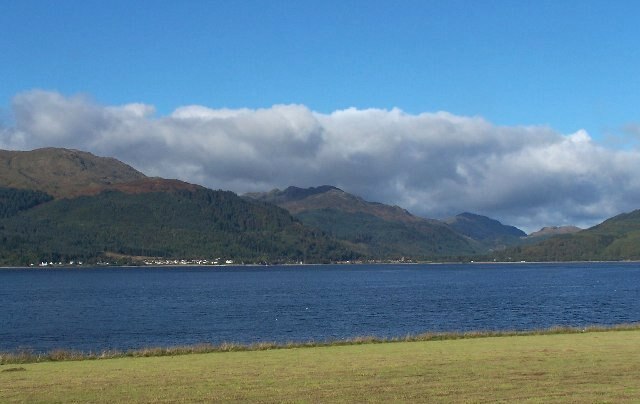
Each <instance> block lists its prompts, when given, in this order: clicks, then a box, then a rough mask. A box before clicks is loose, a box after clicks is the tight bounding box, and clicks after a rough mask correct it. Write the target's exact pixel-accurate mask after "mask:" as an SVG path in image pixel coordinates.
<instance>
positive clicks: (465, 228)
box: [444, 212, 527, 245]
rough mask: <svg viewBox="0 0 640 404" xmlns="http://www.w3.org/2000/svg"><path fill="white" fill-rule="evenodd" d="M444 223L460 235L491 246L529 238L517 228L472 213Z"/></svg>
mask: <svg viewBox="0 0 640 404" xmlns="http://www.w3.org/2000/svg"><path fill="white" fill-rule="evenodd" d="M444 222H445V223H447V224H448V225H449V226H450V227H451V228H453V229H454V230H455V231H457V232H458V233H460V234H464V235H465V236H467V237H470V238H472V239H474V240H478V241H481V242H483V243H487V244H489V245H491V244H495V245H502V244H504V243H505V242H507V243H512V242H514V241H516V240H518V239H520V238H522V237H526V236H527V234H526V233H525V232H523V231H522V230H520V229H518V228H517V227H514V226H509V225H504V224H502V223H500V222H499V221H498V220H495V219H491V218H489V217H487V216H482V215H478V214H475V213H470V212H463V213H460V214H458V215H456V216H454V217H452V218H449V219H445V220H444Z"/></svg>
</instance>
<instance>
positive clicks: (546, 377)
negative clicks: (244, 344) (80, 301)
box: [0, 330, 640, 402]
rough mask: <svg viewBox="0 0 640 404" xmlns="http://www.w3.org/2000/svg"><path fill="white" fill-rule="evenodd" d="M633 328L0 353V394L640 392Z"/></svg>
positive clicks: (597, 396) (116, 398)
mask: <svg viewBox="0 0 640 404" xmlns="http://www.w3.org/2000/svg"><path fill="white" fill-rule="evenodd" d="M638 346H640V330H627V331H620V330H619V331H615V332H584V333H582V332H579V333H554V334H545V335H523V336H517V337H510V336H496V337H487V338H464V339H440V340H431V341H415V342H398V343H380V344H373V343H369V344H355V345H342V346H340V345H333V346H317V347H305V348H291V349H268V350H259V351H237V352H217V353H205V354H192V355H173V356H153V357H119V358H113V359H105V360H83V361H63V362H52V361H49V362H41V363H25V364H4V365H0V401H2V402H158V401H166V402H208V401H258V402H281V401H290V402H319V401H320V402H323V401H324V402H327V401H331V402H334V401H342V402H353V401H358V402H362V401H376V402H381V401H407V402H409V401H434V402H438V401H439V402H451V401H458V402H459V401H471V402H474V401H485V400H491V401H527V400H530V401H534V402H554V401H555V402H560V401H562V402H567V401H574V402H594V401H597V402H621V401H636V402H637V401H639V400H640V353H639V352H638Z"/></svg>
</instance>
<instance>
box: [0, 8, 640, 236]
mask: <svg viewBox="0 0 640 404" xmlns="http://www.w3.org/2000/svg"><path fill="white" fill-rule="evenodd" d="M639 15H640V1H615V2H611V1H588V0H584V1H573V0H555V1H518V0H509V1H507V0H496V1H492V0H482V1H458V0H448V1H426V0H424V1H395V2H389V1H385V2H383V1H373V0H369V1H322V2H321V1H295V2H292V1H275V0H274V1H218V2H216V1H179V2H168V1H166V2H165V1H135V2H131V1H118V0H114V1H95V0H89V1H71V0H66V1H55V2H54V1H33V0H21V1H5V2H2V5H0V77H2V85H0V148H4V149H15V150H25V149H32V148H36V147H46V146H58V147H71V148H78V149H83V150H87V151H90V152H93V153H95V154H98V155H104V156H112V157H116V158H119V159H121V160H123V161H125V162H127V163H128V164H131V165H132V166H134V167H135V168H137V169H140V170H142V171H143V172H145V173H146V174H148V175H159V176H164V177H170V178H179V179H182V180H186V181H190V182H195V183H199V184H203V185H206V186H209V187H211V188H221V189H229V190H232V191H235V192H238V193H243V192H249V191H264V190H269V189H272V188H275V187H278V188H283V187H286V186H289V185H297V186H318V185H323V184H330V185H335V186H339V187H341V188H343V189H344V190H346V191H348V192H352V193H355V194H357V195H359V196H362V197H364V198H365V199H368V200H373V201H379V202H385V203H390V204H397V205H399V206H402V207H404V208H407V209H409V210H410V211H411V212H413V213H416V214H419V215H422V216H427V217H435V218H442V217H447V216H450V215H453V214H457V213H460V212H462V211H471V212H474V213H479V214H485V215H488V216H491V217H494V218H497V219H499V220H501V221H503V222H505V223H509V224H513V225H516V226H519V227H521V228H523V229H525V230H527V231H533V230H537V229H538V228H540V227H541V226H546V225H563V224H575V225H579V226H583V227H586V226H591V225H593V224H596V223H598V222H599V221H601V220H603V219H605V218H607V217H610V216H613V215H615V214H618V213H621V212H625V211H630V210H633V209H638V208H640V148H639V147H638V145H639V143H638V139H640V107H639V106H640V79H639V78H638V72H640V46H639V45H638V41H639V40H640V24H638V22H637V19H638V16H639Z"/></svg>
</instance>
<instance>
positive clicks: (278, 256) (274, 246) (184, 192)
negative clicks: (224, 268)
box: [0, 148, 359, 265]
mask: <svg viewBox="0 0 640 404" xmlns="http://www.w3.org/2000/svg"><path fill="white" fill-rule="evenodd" d="M0 241H1V244H0V264H3V265H16V264H32V263H35V262H41V261H47V262H68V261H71V260H76V261H77V260H82V261H89V262H93V261H99V260H102V259H105V257H119V258H120V259H121V260H123V261H124V262H130V261H135V260H139V259H141V258H143V257H163V258H173V259H196V258H218V257H220V258H222V257H224V258H226V259H230V260H233V261H244V262H299V261H305V262H329V261H335V260H345V259H346V260H348V259H353V258H357V257H358V256H359V255H358V254H357V253H355V252H353V251H352V250H350V249H349V248H348V247H346V246H345V245H344V244H343V243H340V242H338V241H336V240H334V239H331V238H330V237H328V236H327V235H325V234H323V233H322V232H321V231H318V230H313V229H309V228H307V227H305V226H304V225H303V224H302V223H300V222H299V221H298V220H296V219H294V218H293V217H292V216H291V215H290V214H289V213H288V212H287V211H286V210H284V209H281V208H278V207H276V206H275V205H270V204H266V203H263V202H258V201H248V200H245V199H243V198H240V197H238V196H237V195H236V194H234V193H232V192H224V191H213V190H209V189H206V188H204V187H201V186H198V185H194V184H189V183H186V182H182V181H178V180H168V179H163V178H149V177H146V176H145V175H144V174H142V173H140V172H138V171H136V170H134V169H133V168H131V167H129V166H127V165H126V164H123V163H122V162H120V161H118V160H115V159H111V158H104V157H97V156H94V155H92V154H90V153H86V152H81V151H77V150H66V149H53V148H49V149H39V150H34V151H31V152H13V151H0Z"/></svg>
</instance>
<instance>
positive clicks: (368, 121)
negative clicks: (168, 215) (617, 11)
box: [0, 91, 640, 230]
mask: <svg viewBox="0 0 640 404" xmlns="http://www.w3.org/2000/svg"><path fill="white" fill-rule="evenodd" d="M12 111H13V115H14V121H15V124H14V125H13V126H12V127H9V128H4V129H0V147H2V148H9V149H32V148H37V147H44V146H59V147H70V148H78V149H83V150H87V151H90V152H93V153H95V154H98V155H105V156H113V157H116V158H119V159H121V160H123V161H125V162H127V163H129V164H131V165H133V166H134V167H136V168H138V169H140V170H142V171H143V172H145V173H146V174H148V175H158V176H163V177H171V178H180V179H183V180H187V181H191V182H195V183H199V184H203V185H206V186H209V187H212V188H221V189H230V190H233V191H236V192H239V193H243V192H248V191H259V190H269V189H271V188H275V187H279V188H283V187H286V186H288V185H298V186H305V187H306V186H317V185H322V184H331V185H336V186H339V187H341V188H343V189H345V190H346V191H348V192H351V193H354V194H357V195H360V196H362V197H364V198H365V199H368V200H374V201H380V202H385V203H391V204H397V205H400V206H403V207H405V208H407V209H409V210H410V211H412V212H413V213H415V214H419V215H423V216H427V217H444V216H448V215H453V214H456V213H460V212H462V211H471V212H476V213H480V214H485V215H489V216H492V217H495V218H497V219H499V220H501V221H503V222H505V223H509V224H513V225H516V226H519V227H521V228H523V229H525V230H537V228H539V227H541V226H543V225H558V224H570V223H571V224H576V225H581V226H586V225H592V224H595V223H597V222H598V221H600V220H602V219H604V218H606V217H609V216H612V215H614V214H617V213H621V212H623V211H629V210H633V209H636V208H640V180H639V179H638V178H640V153H639V152H638V151H637V150H635V149H626V150H619V149H610V148H605V147H604V146H601V145H599V144H597V143H595V142H594V141H593V140H592V139H591V138H590V136H589V135H588V134H587V133H586V132H585V131H584V130H579V131H577V132H576V133H573V134H568V135H562V134H560V133H557V132H556V131H554V130H553V129H551V128H548V127H535V126H534V127H504V126H496V125H493V124H491V123H490V122H488V121H486V120H484V119H483V118H481V117H464V116H456V115H453V114H450V113H447V112H437V113H423V114H419V115H411V114H406V113H404V112H403V111H401V110H399V109H392V110H380V109H367V110H358V109H354V108H350V109H346V110H341V111H335V112H333V113H331V114H321V113H317V112H313V111H311V110H309V109H308V108H307V107H305V106H302V105H275V106H273V107H271V108H265V109H257V110H252V109H233V110H231V109H211V108H207V107H204V106H198V105H191V106H185V107H181V108H178V109H176V110H175V111H174V112H173V113H172V114H170V115H168V116H164V117H156V116H155V109H154V108H153V107H152V106H149V105H145V104H129V105H124V106H110V107H104V106H101V105H98V104H96V103H94V102H92V101H91V100H90V99H89V98H87V97H82V96H75V97H65V96H62V95H60V94H58V93H54V92H46V91H30V92H26V93H22V94H19V95H17V96H16V97H15V98H14V102H13V105H12Z"/></svg>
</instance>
